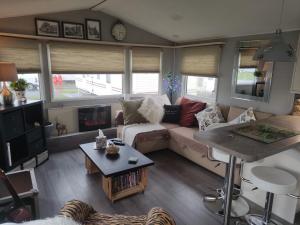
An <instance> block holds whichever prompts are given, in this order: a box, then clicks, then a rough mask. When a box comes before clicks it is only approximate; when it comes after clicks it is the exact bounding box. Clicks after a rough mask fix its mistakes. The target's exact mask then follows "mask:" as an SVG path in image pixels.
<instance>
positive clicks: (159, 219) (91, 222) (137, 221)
mask: <svg viewBox="0 0 300 225" xmlns="http://www.w3.org/2000/svg"><path fill="white" fill-rule="evenodd" d="M60 215H63V216H66V217H70V218H72V219H73V220H75V221H77V222H78V223H80V224H84V225H128V224H132V225H175V221H174V220H173V219H172V218H171V217H170V215H169V214H168V213H167V212H166V211H164V210H163V209H161V208H152V209H151V210H150V211H149V213H148V215H142V216H125V215H110V214H103V213H99V212H96V211H95V210H94V209H93V208H92V207H91V206H89V205H88V204H86V203H84V202H81V201H78V200H72V201H69V202H67V203H66V204H65V205H64V207H63V208H62V209H61V210H60Z"/></svg>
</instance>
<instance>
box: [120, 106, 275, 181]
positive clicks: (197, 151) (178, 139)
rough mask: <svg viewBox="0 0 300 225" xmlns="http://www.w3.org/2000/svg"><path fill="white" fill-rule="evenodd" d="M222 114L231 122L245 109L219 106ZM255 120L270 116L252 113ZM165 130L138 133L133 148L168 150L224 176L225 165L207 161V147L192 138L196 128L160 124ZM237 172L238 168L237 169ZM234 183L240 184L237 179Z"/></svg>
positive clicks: (196, 130)
mask: <svg viewBox="0 0 300 225" xmlns="http://www.w3.org/2000/svg"><path fill="white" fill-rule="evenodd" d="M220 108H221V111H222V114H223V116H224V118H225V119H226V120H227V121H231V120H233V119H235V118H236V117H237V116H239V115H240V114H241V113H242V112H243V111H244V110H245V109H244V108H239V107H233V106H223V105H220ZM120 114H122V111H120V112H119V115H118V118H119V121H118V122H116V124H117V125H118V126H117V134H118V137H119V138H121V137H122V130H123V126H124V125H122V119H121V120H120V117H122V115H120ZM254 114H255V117H256V119H257V120H260V119H266V118H268V117H270V116H272V114H271V113H265V112H258V111H255V112H254ZM161 125H162V126H164V127H165V128H166V130H162V131H153V132H145V133H140V134H138V135H137V136H136V138H135V141H134V147H135V148H136V149H137V150H139V151H140V152H142V153H147V152H152V151H156V150H162V149H170V150H172V151H174V152H176V153H177V154H179V155H181V156H183V157H185V158H187V159H189V160H191V161H193V162H194V163H196V164H198V165H200V166H202V167H204V168H206V169H208V170H210V171H212V172H214V173H216V174H218V175H220V176H224V175H225V165H222V164H221V165H219V162H216V161H211V160H210V159H208V150H209V147H208V146H207V145H205V144H202V143H200V142H199V141H196V140H195V139H194V138H193V135H194V133H195V132H198V130H199V128H198V127H181V126H180V125H178V124H169V123H161ZM237 170H239V168H237ZM235 183H240V181H239V178H238V176H237V179H236V180H235Z"/></svg>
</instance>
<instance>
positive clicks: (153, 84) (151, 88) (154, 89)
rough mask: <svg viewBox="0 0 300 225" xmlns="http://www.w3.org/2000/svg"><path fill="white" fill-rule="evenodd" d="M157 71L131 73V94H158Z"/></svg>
mask: <svg viewBox="0 0 300 225" xmlns="http://www.w3.org/2000/svg"><path fill="white" fill-rule="evenodd" d="M158 90H159V73H132V93H133V94H158Z"/></svg>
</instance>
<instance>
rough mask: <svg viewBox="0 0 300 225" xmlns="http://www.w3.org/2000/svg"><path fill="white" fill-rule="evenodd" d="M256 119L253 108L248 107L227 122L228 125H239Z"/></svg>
mask: <svg viewBox="0 0 300 225" xmlns="http://www.w3.org/2000/svg"><path fill="white" fill-rule="evenodd" d="M255 120H256V118H255V116H254V112H253V108H252V107H250V108H248V109H246V110H245V111H244V112H242V113H241V114H240V115H239V116H238V117H236V118H235V119H233V120H231V121H229V122H228V123H229V124H240V123H247V122H250V121H255Z"/></svg>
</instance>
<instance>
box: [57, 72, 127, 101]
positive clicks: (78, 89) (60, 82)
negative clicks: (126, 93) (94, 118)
mask: <svg viewBox="0 0 300 225" xmlns="http://www.w3.org/2000/svg"><path fill="white" fill-rule="evenodd" d="M122 78H123V75H122V74H52V90H53V94H52V95H53V98H54V99H55V100H64V99H74V98H81V99H84V98H95V97H99V96H107V95H120V94H122V86H123V85H122Z"/></svg>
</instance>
